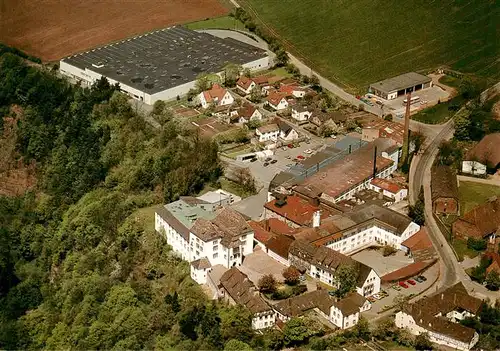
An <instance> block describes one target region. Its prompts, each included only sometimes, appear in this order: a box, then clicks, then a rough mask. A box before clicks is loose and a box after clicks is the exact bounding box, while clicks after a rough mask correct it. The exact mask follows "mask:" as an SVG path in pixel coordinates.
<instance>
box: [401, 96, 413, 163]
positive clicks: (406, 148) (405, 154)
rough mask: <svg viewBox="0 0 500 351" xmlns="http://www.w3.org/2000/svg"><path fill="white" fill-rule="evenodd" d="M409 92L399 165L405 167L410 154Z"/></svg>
mask: <svg viewBox="0 0 500 351" xmlns="http://www.w3.org/2000/svg"><path fill="white" fill-rule="evenodd" d="M410 101H411V91H410V92H409V93H408V94H406V113H405V130H404V136H403V157H402V160H401V164H402V165H405V164H406V163H407V162H408V154H409V152H410V140H409V138H410V106H411V102H410Z"/></svg>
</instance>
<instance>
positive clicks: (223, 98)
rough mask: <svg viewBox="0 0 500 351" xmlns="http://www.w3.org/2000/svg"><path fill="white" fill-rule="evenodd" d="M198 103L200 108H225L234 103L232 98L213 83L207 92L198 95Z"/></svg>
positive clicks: (225, 90)
mask: <svg viewBox="0 0 500 351" xmlns="http://www.w3.org/2000/svg"><path fill="white" fill-rule="evenodd" d="M198 101H199V102H200V104H201V107H203V108H207V107H210V106H212V105H213V106H216V107H219V106H225V105H231V104H232V103H233V102H234V98H233V96H232V95H231V94H230V93H229V91H227V89H224V88H223V87H221V86H220V85H219V84H217V83H215V84H214V85H212V87H211V88H210V89H209V90H205V91H203V92H201V93H200V94H199V95H198Z"/></svg>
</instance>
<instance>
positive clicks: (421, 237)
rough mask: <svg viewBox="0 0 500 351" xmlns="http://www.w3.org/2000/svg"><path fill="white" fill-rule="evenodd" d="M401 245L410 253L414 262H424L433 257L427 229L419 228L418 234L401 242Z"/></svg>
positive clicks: (433, 253) (433, 252) (434, 252)
mask: <svg viewBox="0 0 500 351" xmlns="http://www.w3.org/2000/svg"><path fill="white" fill-rule="evenodd" d="M401 245H403V246H406V247H407V248H409V249H410V251H411V252H412V256H413V258H414V259H415V260H416V261H425V260H428V259H432V258H434V257H435V254H436V251H435V250H434V246H433V245H432V241H431V239H430V238H429V235H428V233H427V229H426V228H425V227H421V228H420V230H419V231H418V232H416V233H415V234H413V235H412V236H410V237H409V238H408V239H406V240H405V241H403V242H402V243H401Z"/></svg>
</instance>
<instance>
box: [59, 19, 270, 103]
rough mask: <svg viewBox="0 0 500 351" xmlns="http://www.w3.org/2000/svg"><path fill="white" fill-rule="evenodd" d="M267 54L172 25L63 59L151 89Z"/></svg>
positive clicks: (140, 88) (161, 89)
mask: <svg viewBox="0 0 500 351" xmlns="http://www.w3.org/2000/svg"><path fill="white" fill-rule="evenodd" d="M266 55H267V54H266V52H265V51H264V50H261V49H259V48H256V47H254V46H251V45H249V44H246V43H242V42H239V41H237V40H234V39H231V38H224V39H221V38H218V37H215V36H213V35H210V34H206V33H199V32H195V31H192V30H189V29H186V28H184V27H171V28H166V29H161V30H158V31H155V32H151V33H147V34H144V35H140V36H137V37H134V38H131V39H125V40H122V41H120V42H118V43H113V44H109V45H107V46H104V47H100V48H97V49H93V50H89V51H87V52H84V53H81V54H76V55H73V56H70V57H67V58H64V59H63V60H62V61H64V62H66V63H68V64H70V65H73V66H76V67H78V68H80V69H85V68H88V69H89V70H92V71H94V72H97V73H99V74H101V75H103V76H106V77H109V78H111V79H114V80H116V81H118V82H120V83H122V84H124V85H128V86H130V87H132V88H135V89H138V90H140V91H143V92H145V93H148V94H155V93H158V92H160V91H163V90H166V89H169V88H172V87H175V86H178V85H181V84H185V83H188V82H191V81H193V80H195V79H196V77H197V76H198V75H199V74H200V73H202V72H208V73H216V72H220V71H222V68H223V67H224V65H225V64H227V63H236V64H245V63H248V62H251V61H255V60H258V59H260V58H263V57H265V56H266ZM96 66H97V67H96Z"/></svg>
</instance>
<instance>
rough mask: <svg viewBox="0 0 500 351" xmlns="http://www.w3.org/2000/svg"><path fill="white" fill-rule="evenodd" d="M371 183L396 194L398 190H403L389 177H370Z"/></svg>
mask: <svg viewBox="0 0 500 351" xmlns="http://www.w3.org/2000/svg"><path fill="white" fill-rule="evenodd" d="M371 184H372V185H375V186H376V187H379V188H380V189H383V190H387V191H388V192H390V193H392V194H397V193H398V192H400V191H401V190H403V187H402V186H400V185H399V184H398V183H396V182H393V181H391V180H389V179H382V178H375V179H372V181H371Z"/></svg>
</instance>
